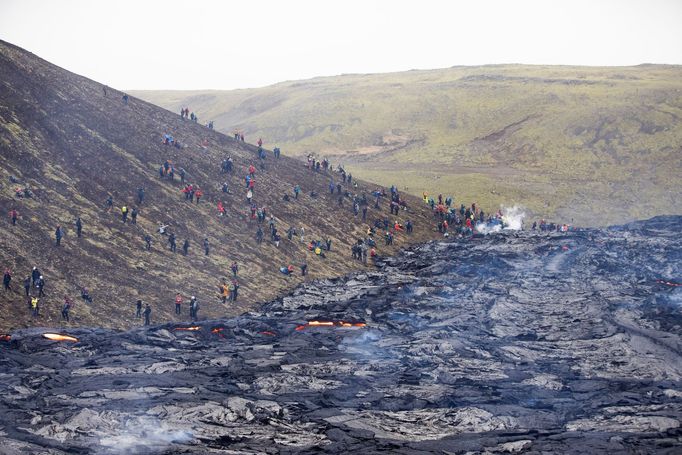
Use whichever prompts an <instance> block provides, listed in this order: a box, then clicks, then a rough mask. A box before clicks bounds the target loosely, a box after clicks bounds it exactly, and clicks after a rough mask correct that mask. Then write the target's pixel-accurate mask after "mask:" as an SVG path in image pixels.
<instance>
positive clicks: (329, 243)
mask: <svg viewBox="0 0 682 455" xmlns="http://www.w3.org/2000/svg"><path fill="white" fill-rule="evenodd" d="M325 243H326V244H327V251H331V250H332V239H330V238H328V239H327V240H326V241H325Z"/></svg>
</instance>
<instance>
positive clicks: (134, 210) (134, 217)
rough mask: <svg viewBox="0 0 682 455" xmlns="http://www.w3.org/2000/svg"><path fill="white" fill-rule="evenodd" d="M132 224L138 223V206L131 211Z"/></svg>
mask: <svg viewBox="0 0 682 455" xmlns="http://www.w3.org/2000/svg"><path fill="white" fill-rule="evenodd" d="M130 224H137V207H133V211H132V212H130Z"/></svg>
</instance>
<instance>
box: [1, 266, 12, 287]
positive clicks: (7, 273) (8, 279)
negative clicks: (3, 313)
mask: <svg viewBox="0 0 682 455" xmlns="http://www.w3.org/2000/svg"><path fill="white" fill-rule="evenodd" d="M11 281H12V272H10V270H9V269H6V270H5V274H4V275H3V277H2V285H3V286H4V288H5V291H11V290H12V287H11V286H10V282H11Z"/></svg>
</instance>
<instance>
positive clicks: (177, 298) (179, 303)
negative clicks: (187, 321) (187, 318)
mask: <svg viewBox="0 0 682 455" xmlns="http://www.w3.org/2000/svg"><path fill="white" fill-rule="evenodd" d="M181 312H182V295H180V293H179V292H178V293H177V294H175V314H180V313H181Z"/></svg>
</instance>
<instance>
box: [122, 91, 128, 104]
mask: <svg viewBox="0 0 682 455" xmlns="http://www.w3.org/2000/svg"><path fill="white" fill-rule="evenodd" d="M122 99H123V104H125V105H126V106H127V105H128V94H127V93H124V94H123V97H122Z"/></svg>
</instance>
